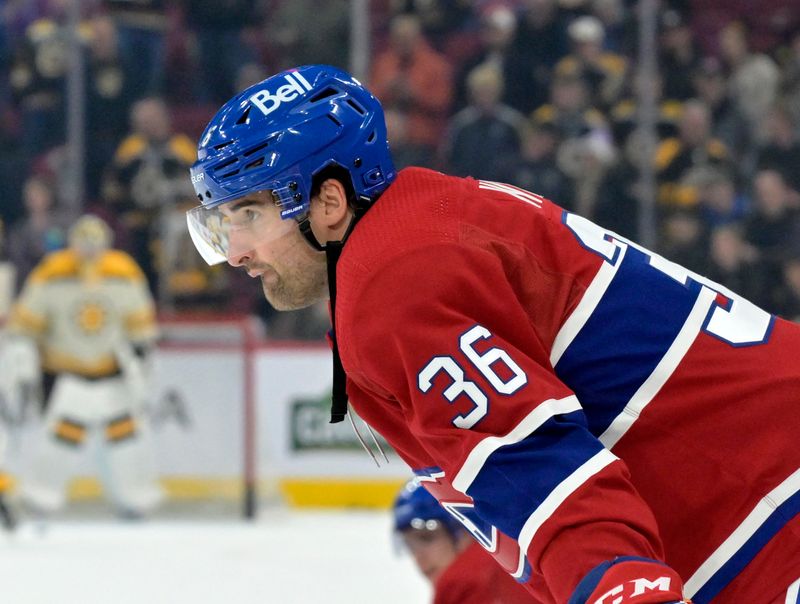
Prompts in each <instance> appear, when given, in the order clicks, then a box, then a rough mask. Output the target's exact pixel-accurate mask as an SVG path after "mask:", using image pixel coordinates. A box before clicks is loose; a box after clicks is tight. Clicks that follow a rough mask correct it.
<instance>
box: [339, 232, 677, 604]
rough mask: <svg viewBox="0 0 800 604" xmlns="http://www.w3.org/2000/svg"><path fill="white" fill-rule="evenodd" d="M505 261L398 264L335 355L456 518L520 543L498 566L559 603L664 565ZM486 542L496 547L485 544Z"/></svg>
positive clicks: (419, 254)
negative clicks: (376, 391) (631, 562)
mask: <svg viewBox="0 0 800 604" xmlns="http://www.w3.org/2000/svg"><path fill="white" fill-rule="evenodd" d="M506 260H507V259H506V258H505V257H504V255H503V253H502V251H501V250H497V249H492V250H488V249H481V248H479V247H470V246H465V245H460V244H457V243H452V244H436V245H433V246H428V247H427V248H425V249H418V250H415V251H413V252H411V253H405V254H402V255H398V256H396V257H395V258H393V259H392V260H391V262H388V263H386V264H385V265H384V266H383V268H382V269H381V270H376V271H373V272H374V274H373V275H371V276H370V278H369V279H368V280H365V283H366V284H365V285H364V286H362V288H361V290H360V291H359V292H358V295H357V296H356V297H355V298H354V299H355V300H356V301H357V304H356V305H355V306H354V307H349V308H348V309H347V310H345V312H352V311H351V310H350V308H357V309H358V317H357V319H354V318H348V319H347V323H348V324H351V325H352V328H351V329H352V331H351V333H350V338H352V340H350V341H348V340H342V341H341V346H342V349H343V350H344V351H345V354H343V359H345V363H346V364H345V368H346V369H347V370H348V372H351V371H352V373H353V376H354V378H355V379H356V381H357V380H358V379H359V377H361V378H364V379H366V380H370V381H372V382H373V383H375V384H378V385H379V387H380V389H382V390H384V391H386V392H388V393H391V398H392V399H393V400H394V401H396V404H398V405H399V406H400V407H401V409H402V413H403V416H404V418H405V422H406V424H407V426H408V429H409V430H410V431H411V433H412V435H413V437H414V438H415V439H416V440H417V441H418V443H419V444H420V445H421V446H422V447H423V448H424V449H425V450H426V452H427V453H428V454H429V455H430V458H431V459H432V460H434V462H435V464H436V466H438V469H440V470H441V473H440V475H439V476H438V477H437V479H441V478H442V477H443V478H444V479H445V480H447V481H448V482H449V483H450V484H451V485H452V487H453V488H454V489H455V491H456V492H458V493H462V494H464V495H465V496H466V499H465V501H461V502H460V503H459V504H458V505H459V506H460V508H459V509H460V510H461V512H463V514H464V516H465V517H469V514H472V513H474V514H476V515H477V518H478V519H479V521H482V522H485V523H486V525H487V526H488V525H491V527H492V528H484V529H483V530H482V532H483V533H484V535H491V534H494V533H492V531H494V530H497V531H499V532H500V533H501V534H503V535H506V536H507V537H508V538H510V539H512V540H514V541H516V543H517V544H518V546H519V552H520V560H519V564H518V567H517V568H516V569H514V568H507V570H509V572H511V573H512V574H514V575H515V577H516V578H517V579H518V580H519V581H527V580H530V578H531V577H532V576H533V575H536V576H538V579H536V580H539V581H540V580H541V578H542V577H543V579H544V581H545V582H546V586H547V591H549V593H550V594H551V596H552V598H553V599H554V600H555V601H558V602H565V601H567V600H568V599H569V597H570V594H571V593H572V591H573V590H574V589H575V586H576V585H577V584H578V583H579V582H580V580H581V579H582V578H583V576H584V575H585V574H586V573H588V572H589V571H590V570H591V569H592V568H594V567H596V566H597V565H598V564H601V563H603V562H604V561H606V560H609V559H613V558H614V557H616V556H620V555H629V556H641V557H645V558H649V559H655V560H663V551H662V546H661V543H660V540H659V537H658V531H657V527H656V523H655V519H654V518H653V515H652V513H651V512H650V510H649V509H648V507H647V505H646V504H645V503H644V501H643V500H642V499H641V498H640V497H639V496H638V495H637V493H636V491H635V489H634V487H633V485H632V484H631V482H630V480H629V475H628V471H627V468H626V466H625V464H624V463H623V462H622V461H620V460H619V459H617V458H616V457H615V456H614V455H613V454H612V453H611V452H610V451H608V450H607V449H605V448H604V447H603V445H602V444H601V443H600V442H599V441H598V439H597V438H596V437H595V436H594V435H592V434H591V433H590V431H589V430H588V428H587V423H586V418H585V416H584V413H583V410H582V408H581V403H580V401H579V400H578V399H577V397H576V396H575V394H574V393H573V392H572V391H570V389H569V388H568V387H567V386H566V385H565V384H563V383H562V382H561V381H560V380H559V379H558V378H557V377H556V375H555V373H554V371H553V369H552V367H551V366H550V363H549V352H550V351H549V349H548V346H547V345H546V343H544V342H542V341H541V340H540V338H539V336H538V335H537V334H538V332H537V330H536V329H535V326H534V324H533V322H534V321H532V319H531V316H534V317H535V309H534V312H533V313H531V309H524V308H522V307H521V306H520V303H519V302H518V299H519V297H518V296H516V295H515V290H514V285H513V283H515V281H516V277H517V276H518V274H519V271H520V270H522V269H523V268H524V267H521V266H518V265H515V264H514V263H513V262H507V261H506ZM348 365H350V366H348ZM429 490H430V489H429ZM439 499H440V502H441V503H442V504H443V505H444V506H445V507H448V502H447V501H442V498H441V497H439ZM459 509H456V506H455V504H453V505H452V506H451V509H450V511H451V512H456V515H457V516H458V514H459V513H461V512H460V511H459ZM468 512H469V513H468ZM477 522H478V520H475V521H473V522H472V524H473V525H475V524H476V523H477ZM467 524H469V523H467ZM473 528H475V527H474V526H473ZM484 545H485V546H486V547H487V548H488V549H491V547H493V545H492V542H491V539H490V538H489V537H487V539H486V541H485V542H484Z"/></svg>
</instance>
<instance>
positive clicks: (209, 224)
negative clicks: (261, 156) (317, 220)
mask: <svg viewBox="0 0 800 604" xmlns="http://www.w3.org/2000/svg"><path fill="white" fill-rule="evenodd" d="M186 224H187V226H188V227H189V235H190V236H191V238H192V242H193V243H194V246H195V248H196V249H197V251H198V252H199V253H200V255H201V256H202V257H203V260H205V261H206V262H207V263H208V264H210V265H214V264H220V263H222V262H227V261H229V260H231V259H234V258H236V257H240V256H242V255H246V254H247V253H248V252H252V251H253V250H255V249H256V248H257V247H260V246H263V245H266V244H269V243H270V242H272V241H275V240H276V239H279V238H281V237H284V236H285V235H287V234H289V233H290V232H291V231H292V229H296V228H297V222H296V221H295V220H292V219H283V218H281V216H280V215H279V213H278V212H276V211H275V207H274V206H273V205H271V204H269V205H268V204H266V203H256V202H252V203H251V202H242V201H234V202H231V203H228V204H223V205H221V206H217V207H213V208H206V207H203V206H197V207H195V208H192V209H191V210H189V211H187V212H186Z"/></svg>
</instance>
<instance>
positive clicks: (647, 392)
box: [600, 287, 717, 449]
mask: <svg viewBox="0 0 800 604" xmlns="http://www.w3.org/2000/svg"><path fill="white" fill-rule="evenodd" d="M716 297H717V292H715V291H713V290H710V289H708V288H707V287H703V288H701V290H700V294H699V295H698V296H697V300H695V303H694V306H693V307H692V311H691V312H690V313H689V316H688V317H686V321H685V322H684V324H683V327H681V330H680V331H679V332H678V335H677V336H676V337H675V339H674V340H673V341H672V344H671V345H670V347H669V350H667V352H666V354H665V355H664V356H663V357H662V358H661V360H660V361H659V362H658V365H656V368H655V369H654V370H653V373H651V374H650V375H649V376H648V378H647V379H646V380H645V381H644V382H643V383H642V385H641V386H639V389H638V390H637V391H636V393H635V394H634V395H633V396H632V397H631V400H629V401H628V404H627V405H625V408H624V409H623V410H622V412H621V413H620V414H619V415H617V417H615V418H614V421H613V422H611V425H609V426H608V428H606V430H605V432H603V433H602V434H601V435H600V442H602V443H603V445H605V446H606V448H608V449H611V448H613V447H614V445H616V444H617V442H618V441H619V439H620V438H622V437H623V436H624V435H625V433H626V432H627V431H628V430H630V428H631V426H632V425H633V424H634V422H635V421H636V420H637V419H639V414H640V413H641V412H642V410H643V409H644V408H645V407H646V406H647V405H648V404H649V403H650V401H652V400H653V397H655V395H656V394H658V392H659V391H660V390H661V388H662V387H663V386H664V384H665V383H666V382H667V380H668V379H669V378H670V377H671V376H672V374H673V373H674V371H675V369H676V368H677V367H678V364H680V362H681V361H682V360H683V357H684V356H685V355H686V353H687V352H688V350H689V348H690V347H691V345H692V343H693V342H694V341H695V338H697V334H698V333H699V332H700V329H702V327H703V323H705V320H706V317H708V313H709V311H710V310H711V305H712V304H713V303H714V301H715V300H716Z"/></svg>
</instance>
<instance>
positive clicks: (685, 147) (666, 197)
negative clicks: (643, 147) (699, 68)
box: [655, 99, 732, 207]
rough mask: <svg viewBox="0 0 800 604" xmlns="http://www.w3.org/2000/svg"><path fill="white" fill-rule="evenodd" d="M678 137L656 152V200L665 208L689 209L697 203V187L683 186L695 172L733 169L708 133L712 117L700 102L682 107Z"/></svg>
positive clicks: (723, 148)
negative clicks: (699, 170) (702, 168)
mask: <svg viewBox="0 0 800 604" xmlns="http://www.w3.org/2000/svg"><path fill="white" fill-rule="evenodd" d="M678 128H679V134H678V136H677V137H673V138H668V139H666V140H665V141H663V142H662V143H661V144H660V145H659V146H658V149H657V151H656V159H655V161H656V170H657V174H658V185H659V186H658V199H659V202H661V203H662V204H664V205H665V206H671V207H692V206H695V205H696V204H697V202H698V192H697V187H695V186H693V185H692V184H691V183H686V182H684V177H685V176H686V175H687V174H688V173H689V172H690V171H691V170H692V169H694V168H698V167H704V166H711V167H718V168H722V169H727V168H730V167H732V166H731V165H730V164H731V161H730V154H729V152H728V148H727V147H726V146H725V145H724V144H723V143H722V141H720V140H719V139H717V138H714V137H713V136H712V133H711V113H710V111H709V109H708V106H707V105H706V104H705V103H703V102H702V101H699V100H695V99H692V100H689V101H687V102H686V103H684V107H683V113H682V115H681V119H680V123H679V126H678Z"/></svg>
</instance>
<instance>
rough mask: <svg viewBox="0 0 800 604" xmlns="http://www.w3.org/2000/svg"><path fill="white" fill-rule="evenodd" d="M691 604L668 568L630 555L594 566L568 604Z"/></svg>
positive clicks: (679, 581)
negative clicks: (684, 596)
mask: <svg viewBox="0 0 800 604" xmlns="http://www.w3.org/2000/svg"><path fill="white" fill-rule="evenodd" d="M681 603H684V604H691V603H690V602H689V600H686V599H684V598H683V582H682V581H681V578H680V577H679V576H678V573H676V572H675V571H674V570H672V569H671V568H670V567H668V566H666V565H665V564H662V563H661V562H656V561H655V560H649V559H647V558H635V557H631V556H626V557H620V558H616V559H615V560H613V561H608V562H603V563H602V564H601V565H599V566H597V567H595V568H594V569H593V570H592V571H591V572H589V574H588V575H586V576H585V577H584V578H583V580H582V581H581V582H580V583H579V584H578V587H576V588H575V592H574V593H573V594H572V597H571V598H570V600H569V604H681Z"/></svg>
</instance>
